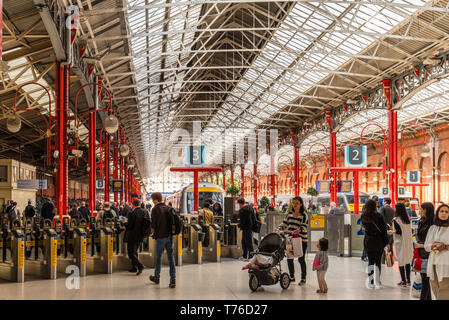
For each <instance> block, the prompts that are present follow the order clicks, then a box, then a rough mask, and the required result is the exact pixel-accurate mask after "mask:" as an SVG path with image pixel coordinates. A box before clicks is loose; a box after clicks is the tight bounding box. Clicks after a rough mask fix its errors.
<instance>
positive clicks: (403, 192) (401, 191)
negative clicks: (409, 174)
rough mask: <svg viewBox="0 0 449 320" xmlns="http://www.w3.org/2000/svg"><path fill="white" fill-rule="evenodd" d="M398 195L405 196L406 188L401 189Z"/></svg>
mask: <svg viewBox="0 0 449 320" xmlns="http://www.w3.org/2000/svg"><path fill="white" fill-rule="evenodd" d="M398 195H400V196H405V188H404V187H399V189H398Z"/></svg>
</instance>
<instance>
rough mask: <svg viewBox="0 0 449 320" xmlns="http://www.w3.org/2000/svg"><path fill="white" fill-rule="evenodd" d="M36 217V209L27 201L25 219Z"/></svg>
mask: <svg viewBox="0 0 449 320" xmlns="http://www.w3.org/2000/svg"><path fill="white" fill-rule="evenodd" d="M35 215H36V208H35V207H34V206H33V205H32V204H31V200H28V205H27V206H26V207H25V218H27V219H28V218H32V217H34V216H35Z"/></svg>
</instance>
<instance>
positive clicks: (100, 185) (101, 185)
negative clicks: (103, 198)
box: [97, 179, 104, 189]
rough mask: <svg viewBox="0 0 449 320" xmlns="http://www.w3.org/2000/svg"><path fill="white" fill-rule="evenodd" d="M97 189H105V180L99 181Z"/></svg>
mask: <svg viewBox="0 0 449 320" xmlns="http://www.w3.org/2000/svg"><path fill="white" fill-rule="evenodd" d="M97 189H104V180H103V179H98V180H97Z"/></svg>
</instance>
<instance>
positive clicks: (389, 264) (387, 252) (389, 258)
mask: <svg viewBox="0 0 449 320" xmlns="http://www.w3.org/2000/svg"><path fill="white" fill-rule="evenodd" d="M385 264H386V265H387V267H389V268H391V267H392V266H393V264H394V260H393V255H392V254H391V251H390V250H385Z"/></svg>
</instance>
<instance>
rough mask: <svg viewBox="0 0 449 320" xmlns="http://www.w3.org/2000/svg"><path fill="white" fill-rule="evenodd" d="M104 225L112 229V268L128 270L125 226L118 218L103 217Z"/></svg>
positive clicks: (129, 267)
mask: <svg viewBox="0 0 449 320" xmlns="http://www.w3.org/2000/svg"><path fill="white" fill-rule="evenodd" d="M105 225H106V226H108V227H110V228H112V229H113V231H114V235H113V236H114V248H113V252H114V253H113V258H112V260H113V262H112V265H113V268H114V270H129V269H131V267H132V265H131V261H130V260H129V258H128V250H127V248H128V246H127V244H126V243H125V227H124V226H123V225H122V223H121V222H120V221H119V220H118V218H116V219H115V220H114V219H109V218H106V219H105Z"/></svg>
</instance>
